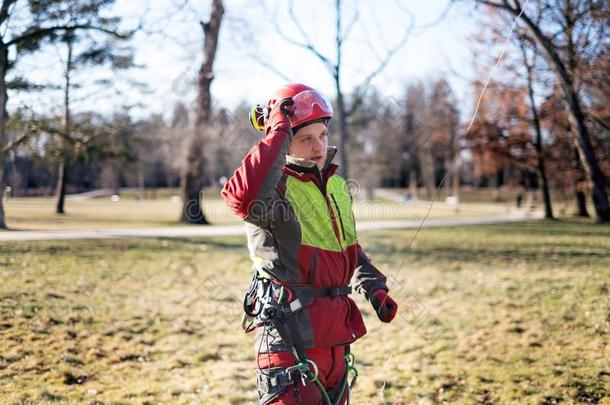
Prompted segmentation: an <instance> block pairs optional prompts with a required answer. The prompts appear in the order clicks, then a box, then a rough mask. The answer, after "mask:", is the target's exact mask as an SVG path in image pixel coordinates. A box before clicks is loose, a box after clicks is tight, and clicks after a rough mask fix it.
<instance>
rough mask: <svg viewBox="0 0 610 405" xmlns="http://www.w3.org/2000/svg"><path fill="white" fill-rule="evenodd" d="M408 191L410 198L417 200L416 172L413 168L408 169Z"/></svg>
mask: <svg viewBox="0 0 610 405" xmlns="http://www.w3.org/2000/svg"><path fill="white" fill-rule="evenodd" d="M409 192H410V193H411V198H412V199H413V200H417V172H416V171H415V169H411V170H409Z"/></svg>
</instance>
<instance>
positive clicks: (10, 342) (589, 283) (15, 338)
mask: <svg viewBox="0 0 610 405" xmlns="http://www.w3.org/2000/svg"><path fill="white" fill-rule="evenodd" d="M413 232H414V231H412V230H408V231H398V230H396V231H375V232H363V233H361V235H360V239H361V242H362V244H363V246H364V247H365V250H366V251H367V252H368V254H369V255H370V257H371V258H372V259H373V260H374V263H376V264H377V265H378V266H379V267H380V268H381V269H382V270H383V271H384V272H385V273H386V274H387V275H388V276H389V277H390V278H391V277H394V276H397V275H398V279H397V281H395V282H393V281H390V285H391V291H392V295H393V296H394V298H396V300H397V301H398V302H399V305H400V310H399V315H398V316H397V318H396V320H395V321H394V322H393V323H392V324H389V325H386V324H381V323H380V322H379V321H378V320H377V319H376V317H375V316H374V314H373V313H372V311H371V308H370V306H369V304H368V303H366V302H364V300H363V299H362V297H360V296H356V297H355V299H356V300H357V302H358V304H359V305H360V306H361V308H362V311H363V313H364V315H365V321H366V324H367V327H368V330H369V333H368V334H367V335H366V336H365V337H364V338H363V339H361V340H359V341H358V342H357V343H356V344H354V346H353V352H354V353H355V355H356V362H357V364H358V366H359V369H360V375H361V377H360V379H359V382H358V385H357V388H356V389H355V391H354V392H353V402H352V403H354V404H369V403H370V404H380V403H387V404H390V403H391V404H407V403H423V404H433V403H442V402H449V403H453V402H460V403H490V404H491V403H533V404H534V403H535V404H553V403H606V404H607V403H610V400H609V396H610V391H609V389H608V387H609V386H610V365H609V363H608V358H610V351H609V350H610V348H609V346H608V341H609V334H610V306H609V302H608V290H609V288H610V272H609V271H608V269H609V268H610V259H609V258H608V251H609V249H610V236H609V233H608V228H607V227H602V226H596V225H591V224H589V223H582V222H581V223H579V222H566V221H556V222H544V221H538V222H531V223H519V224H510V225H494V226H471V227H458V228H436V229H424V230H422V231H421V233H420V234H419V236H418V237H417V239H416V242H415V243H414V244H413V246H412V248H411V249H409V248H408V247H409V243H410V240H411V238H412V237H413ZM0 277H1V279H2V283H0V314H1V319H0V398H4V399H3V401H4V402H6V403H45V402H54V403H74V402H84V403H87V402H88V403H96V401H98V402H97V403H114V404H119V403H125V404H131V403H134V404H144V403H158V402H166V403H167V402H171V403H184V404H187V403H215V404H242V403H255V399H256V397H255V395H256V394H255V388H254V369H253V367H254V363H253V359H254V351H253V350H254V348H253V345H252V336H251V335H245V334H243V333H242V332H241V329H240V327H239V318H240V311H241V308H240V301H241V297H242V294H243V292H244V289H245V288H246V286H247V284H248V281H249V279H250V270H249V263H248V257H247V251H246V247H245V240H243V238H235V237H231V238H228V237H227V238H211V239H196V240H190V239H184V240H180V239H172V240H165V239H146V240H136V239H124V240H101V241H56V242H55V241H54V242H15V243H3V244H2V245H1V246H0Z"/></svg>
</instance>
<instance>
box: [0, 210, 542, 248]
mask: <svg viewBox="0 0 610 405" xmlns="http://www.w3.org/2000/svg"><path fill="white" fill-rule="evenodd" d="M541 217H542V216H541V215H540V214H539V213H527V212H518V213H512V214H507V215H495V216H479V217H458V218H435V219H427V220H426V221H425V222H424V226H423V227H424V228H431V227H439V226H456V225H481V224H499V223H506V222H517V221H524V220H529V219H538V218H541ZM420 224H421V219H419V220H397V221H360V222H359V223H358V224H357V227H356V229H357V230H359V231H367V230H376V229H415V228H418V227H419V226H420ZM244 233H245V231H244V226H243V225H210V226H180V227H171V228H139V229H104V230H74V231H0V243H2V242H4V241H32V240H75V239H111V238H194V237H202V236H236V235H237V236H238V235H243V234H244Z"/></svg>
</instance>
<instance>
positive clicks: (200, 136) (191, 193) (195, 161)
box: [180, 0, 224, 224]
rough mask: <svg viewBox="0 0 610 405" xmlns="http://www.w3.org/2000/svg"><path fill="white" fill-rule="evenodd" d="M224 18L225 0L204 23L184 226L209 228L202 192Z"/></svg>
mask: <svg viewBox="0 0 610 405" xmlns="http://www.w3.org/2000/svg"><path fill="white" fill-rule="evenodd" d="M223 14H224V7H223V4H222V1H221V0H213V1H212V12H211V14H210V20H209V21H208V22H201V23H200V24H201V28H202V30H203V35H204V41H203V63H202V64H201V68H200V69H199V74H198V78H197V86H198V94H197V107H196V115H195V131H194V132H193V134H192V137H191V141H190V144H189V148H188V152H187V157H186V162H185V165H184V168H183V171H182V176H181V181H180V183H181V188H182V190H181V194H182V199H183V208H182V213H181V217H180V221H181V222H185V223H190V224H207V223H208V221H207V220H206V218H205V215H204V213H203V211H202V209H201V202H200V192H201V189H202V188H203V182H204V179H205V176H204V173H205V166H206V164H205V157H204V153H205V148H204V147H205V139H206V132H207V131H208V128H207V127H208V126H209V125H210V123H211V119H212V95H211V93H210V85H211V84H212V80H213V79H214V71H213V67H214V59H215V58H216V49H217V47H218V34H219V33H220V24H221V22H222V17H223Z"/></svg>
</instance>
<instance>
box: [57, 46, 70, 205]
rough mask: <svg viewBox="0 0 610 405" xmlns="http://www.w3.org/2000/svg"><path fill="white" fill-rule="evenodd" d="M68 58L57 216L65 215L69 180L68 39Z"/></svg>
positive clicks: (67, 60) (68, 58) (68, 60)
mask: <svg viewBox="0 0 610 405" xmlns="http://www.w3.org/2000/svg"><path fill="white" fill-rule="evenodd" d="M67 46H68V57H67V58H66V71H65V75H64V78H65V88H64V116H63V135H62V139H61V140H60V143H61V149H62V154H61V162H60V163H59V171H58V172H57V186H56V188H55V195H56V196H57V203H56V205H55V213H56V214H64V213H65V210H64V204H65V201H66V182H67V180H68V157H67V150H66V149H67V148H68V147H69V144H68V143H67V142H66V139H69V138H70V136H71V133H70V130H71V129H70V75H71V74H72V41H71V40H69V39H68V42H67Z"/></svg>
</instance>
